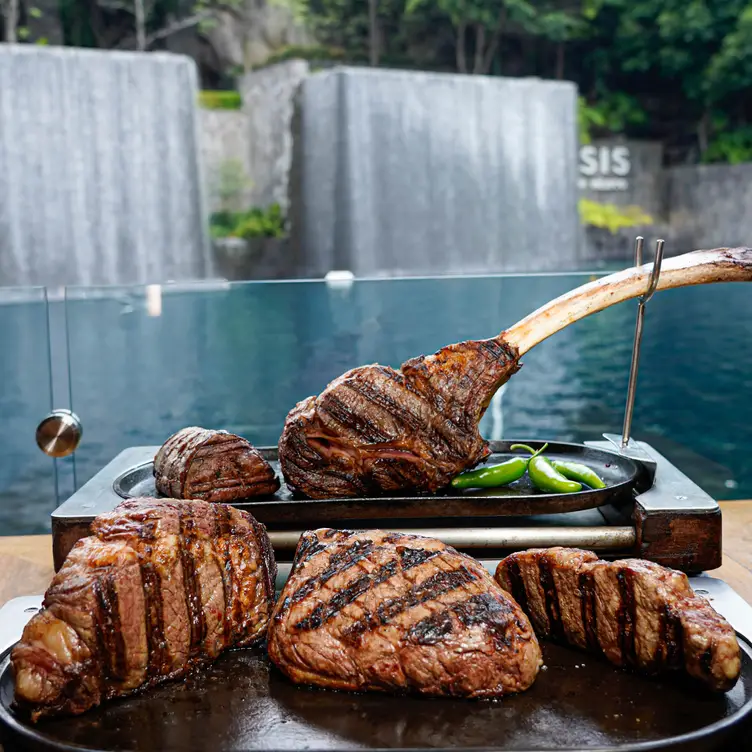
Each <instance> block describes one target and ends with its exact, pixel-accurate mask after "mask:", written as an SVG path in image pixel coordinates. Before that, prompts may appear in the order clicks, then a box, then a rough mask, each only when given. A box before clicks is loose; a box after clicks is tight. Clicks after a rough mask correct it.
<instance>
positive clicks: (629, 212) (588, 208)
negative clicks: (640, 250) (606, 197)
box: [579, 198, 653, 235]
mask: <svg viewBox="0 0 752 752" xmlns="http://www.w3.org/2000/svg"><path fill="white" fill-rule="evenodd" d="M579 210H580V221H581V222H582V224H584V225H587V226H589V227H598V228H600V229H604V230H608V231H609V232H610V233H611V234H612V235H615V234H616V233H617V232H618V231H619V230H622V229H624V228H627V227H640V226H645V225H652V224H653V218H652V217H651V216H650V215H649V214H647V213H646V212H645V211H644V210H642V209H641V208H640V207H639V206H616V204H601V203H599V202H598V201H591V200H589V199H586V198H583V199H580V201H579Z"/></svg>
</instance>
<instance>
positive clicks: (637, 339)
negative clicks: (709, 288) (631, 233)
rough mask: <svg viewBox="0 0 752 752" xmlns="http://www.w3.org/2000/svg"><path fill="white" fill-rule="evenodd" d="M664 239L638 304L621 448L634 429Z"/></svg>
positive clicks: (638, 250)
mask: <svg viewBox="0 0 752 752" xmlns="http://www.w3.org/2000/svg"><path fill="white" fill-rule="evenodd" d="M643 243H644V240H643V238H642V236H638V237H637V239H636V240H635V266H642V248H643ZM663 245H664V243H663V240H659V241H658V242H657V243H656V246H655V260H654V261H653V271H652V272H651V274H650V282H649V284H648V289H647V290H646V291H645V294H644V295H642V297H641V298H640V300H639V303H638V304H637V323H636V324H635V334H634V343H633V344H632V364H631V366H630V369H629V385H628V387H627V404H626V407H625V409H624V427H623V428H622V432H621V448H622V450H624V449H626V448H627V447H628V446H629V442H630V434H631V431H632V416H633V414H634V402H635V391H636V389H637V371H638V369H639V365H640V346H641V345H642V330H643V327H644V324H645V304H646V303H647V302H648V301H649V300H650V298H652V297H653V293H654V292H655V290H656V287H657V286H658V278H659V277H660V276H661V264H662V262H663Z"/></svg>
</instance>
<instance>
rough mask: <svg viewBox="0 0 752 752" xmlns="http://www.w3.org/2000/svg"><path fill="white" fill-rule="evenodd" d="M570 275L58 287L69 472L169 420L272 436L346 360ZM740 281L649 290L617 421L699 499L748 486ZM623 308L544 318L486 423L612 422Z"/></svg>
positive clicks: (513, 309) (448, 328)
mask: <svg viewBox="0 0 752 752" xmlns="http://www.w3.org/2000/svg"><path fill="white" fill-rule="evenodd" d="M589 278H590V277H589V276H588V275H583V274H565V275H541V276H495V277H486V278H456V277H455V278H436V279H401V280H399V279H391V280H374V281H356V282H354V283H352V284H349V285H348V284H345V285H339V286H337V285H331V284H326V283H324V282H258V283H232V284H223V283H220V284H218V285H215V286H214V287H212V286H211V285H206V284H201V285H197V286H195V287H190V286H163V287H137V288H99V289H92V288H89V289H77V288H71V289H69V290H68V299H67V320H68V329H69V343H70V369H71V372H70V379H71V380H70V385H71V395H72V403H73V407H74V409H75V411H76V412H77V413H78V414H79V416H80V417H81V419H82V422H83V424H84V441H83V443H82V445H81V447H80V449H79V451H78V453H77V478H78V483H79V485H80V483H81V482H83V481H85V480H86V479H87V478H89V477H91V476H92V475H93V474H94V473H96V472H97V471H98V470H99V469H100V468H101V467H102V466H103V465H104V464H106V463H107V462H109V461H110V460H111V459H112V458H113V457H114V456H115V455H116V454H117V453H118V452H119V451H121V450H122V449H124V448H126V447H129V446H134V445H143V444H155V445H156V444H160V443H161V442H162V441H164V439H165V438H166V437H167V436H168V435H169V434H170V433H171V432H173V431H175V430H177V429H179V428H181V427H183V426H186V425H191V424H194V425H203V426H207V427H218V428H220V427H221V428H225V429H227V430H230V431H233V432H237V433H240V434H242V435H244V436H246V437H247V438H248V439H249V440H251V441H252V442H253V443H255V444H256V445H259V446H267V445H274V444H276V441H277V439H278V437H279V433H280V431H281V428H282V424H283V421H284V418H285V416H286V414H287V412H288V411H289V410H290V408H291V407H293V406H294V404H295V403H296V402H297V401H299V400H301V399H303V398H305V397H307V396H309V395H311V394H315V393H317V392H319V391H321V389H323V388H324V386H325V385H326V384H327V383H328V382H329V381H330V380H331V379H333V378H335V377H336V376H338V375H339V374H341V373H342V372H344V371H346V370H347V369H349V368H352V367H355V366H358V365H361V364H365V363H372V362H379V363H383V364H388V365H392V366H395V367H396V366H399V364H400V363H401V362H403V361H404V360H406V359H407V358H410V357H412V356H415V355H418V354H420V353H429V352H433V351H434V350H436V349H438V348H439V347H441V346H442V345H444V344H448V343H450V342H454V341H459V340H462V339H468V338H484V337H489V336H493V335H494V334H496V333H497V332H499V331H500V330H502V329H504V328H506V327H508V326H509V325H511V324H512V323H514V322H515V321H516V320H518V319H519V318H521V317H522V316H524V315H525V314H527V313H528V312H530V311H531V310H533V309H534V308H536V307H537V306H539V305H541V304H543V303H544V302H546V301H547V300H549V299H551V298H552V297H555V296H556V295H559V294H561V293H563V292H565V291H566V290H568V289H570V288H572V287H575V286H577V285H579V284H582V283H583V282H585V281H588V279H589ZM746 292H747V291H746V290H745V289H744V286H742V285H716V286H705V287H700V288H689V289H683V290H675V291H669V292H662V293H660V294H659V295H657V296H656V297H655V298H654V299H653V301H652V302H651V305H650V310H649V313H648V322H647V328H646V332H645V339H644V342H643V359H642V366H641V370H640V379H639V384H638V394H637V405H636V411H635V418H634V429H633V435H634V436H635V437H636V438H638V439H645V440H646V441H649V442H651V443H652V444H654V445H655V446H656V448H657V449H658V450H659V451H662V452H663V453H665V454H666V455H667V456H668V458H669V459H671V460H672V461H674V462H675V463H676V464H677V465H678V466H679V467H680V468H681V469H682V470H684V471H685V472H686V473H687V474H688V475H690V477H692V478H693V479H694V480H696V481H697V482H699V483H700V484H701V485H702V486H703V487H704V488H705V489H706V490H707V491H708V492H709V493H711V494H713V495H714V496H716V497H717V498H743V497H745V496H746V497H752V475H751V474H750V470H749V469H748V468H749V467H750V466H749V464H748V463H747V461H746V458H747V457H748V456H749V455H750V451H752V431H750V428H749V426H750V425H752V402H751V401H750V400H748V399H745V397H744V395H745V394H749V393H750V392H749V389H750V378H752V377H750V375H749V374H752V346H750V343H751V342H752V329H751V326H752V325H751V324H750V317H749V316H745V310H746V308H748V296H746ZM634 315H635V306H634V304H633V303H625V304H621V305H619V306H616V307H615V308H613V309H609V310H607V311H604V312H602V313H601V314H599V315H598V316H594V317H591V318H589V319H586V320H584V321H581V322H579V323H578V324H576V325H574V326H572V327H569V328H568V329H566V330H564V331H562V332H560V333H559V334H557V335H555V336H554V337H552V338H550V339H549V340H548V341H546V342H545V343H543V344H542V345H540V346H539V347H537V348H535V349H534V350H533V351H532V352H530V353H529V354H528V355H527V356H526V357H525V358H524V367H523V368H522V370H521V372H520V373H519V374H517V375H516V376H514V377H513V378H512V380H511V381H510V382H509V385H508V386H507V387H505V388H504V389H503V391H502V392H501V393H500V394H499V395H497V398H496V399H495V400H494V401H493V403H492V405H491V406H490V407H489V410H488V412H487V413H486V416H485V417H484V419H483V423H482V431H483V433H484V435H486V436H487V437H488V438H501V437H504V438H509V437H515V438H525V437H528V438H550V439H559V440H569V441H583V440H586V439H598V438H600V436H601V434H602V433H603V432H604V431H609V432H617V433H618V432H619V431H620V430H621V424H622V416H623V409H624V397H625V393H626V384H627V375H628V368H629V358H630V353H631V343H632V334H633V329H634Z"/></svg>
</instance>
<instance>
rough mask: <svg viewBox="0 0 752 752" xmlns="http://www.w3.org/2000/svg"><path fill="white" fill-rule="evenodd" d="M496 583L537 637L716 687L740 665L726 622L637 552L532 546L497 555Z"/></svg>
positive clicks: (677, 577) (679, 576) (725, 685)
mask: <svg viewBox="0 0 752 752" xmlns="http://www.w3.org/2000/svg"><path fill="white" fill-rule="evenodd" d="M496 579H497V580H498V582H499V584H500V585H501V586H502V587H503V588H504V589H505V590H506V591H507V592H509V593H511V594H512V596H513V597H514V598H515V600H517V602H518V603H519V604H520V605H521V606H522V608H523V609H524V610H525V612H526V613H527V614H528V615H529V616H530V619H531V621H532V622H533V626H534V627H535V631H536V632H537V634H538V635H539V636H540V637H548V638H551V639H554V640H557V641H559V642H564V643H568V644H570V645H576V646H577V647H580V648H583V649H587V650H591V651H593V652H595V653H598V654H602V655H604V656H605V657H606V659H607V660H609V661H610V662H611V663H613V664H614V665H616V666H621V667H627V668H635V669H638V670H640V671H643V672H646V673H658V672H661V671H671V670H677V669H683V670H685V671H686V672H687V673H688V674H689V675H690V676H693V677H695V678H696V679H699V680H700V681H702V682H703V683H704V684H706V685H707V686H708V687H710V688H711V689H713V690H716V691H721V692H723V691H727V690H729V689H731V687H733V686H734V684H735V683H736V681H737V679H738V677H739V672H740V671H741V653H740V648H739V643H738V641H737V639H736V634H735V633H734V630H733V628H732V627H731V625H730V624H729V623H728V622H727V621H726V620H725V619H724V618H723V617H722V616H721V615H720V614H718V613H717V612H716V611H715V610H714V609H713V607H712V606H711V605H710V603H709V602H708V601H707V600H705V599H704V598H701V597H700V596H698V595H695V593H694V591H693V590H692V588H691V586H690V584H689V581H688V580H687V577H686V575H685V574H683V573H682V572H677V571H675V570H673V569H667V568H666V567H662V566H660V565H658V564H654V563H653V562H650V561H643V560H642V559H622V560H619V561H613V562H606V561H601V560H599V559H598V557H597V556H596V555H595V554H593V553H591V552H589V551H580V550H578V549H571V548H549V549H531V550H529V551H522V552H520V553H516V554H512V555H511V556H508V557H507V558H506V559H503V560H502V561H501V562H500V563H499V565H498V567H497V570H496Z"/></svg>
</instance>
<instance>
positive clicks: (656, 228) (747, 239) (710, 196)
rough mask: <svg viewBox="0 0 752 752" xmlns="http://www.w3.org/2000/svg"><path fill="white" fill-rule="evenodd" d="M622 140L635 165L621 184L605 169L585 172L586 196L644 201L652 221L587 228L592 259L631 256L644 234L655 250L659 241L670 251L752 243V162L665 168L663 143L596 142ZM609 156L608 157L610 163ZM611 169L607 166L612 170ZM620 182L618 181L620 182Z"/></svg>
mask: <svg viewBox="0 0 752 752" xmlns="http://www.w3.org/2000/svg"><path fill="white" fill-rule="evenodd" d="M620 145H623V146H627V147H628V149H629V154H630V159H631V168H630V171H629V174H628V175H627V176H625V177H624V179H623V181H622V183H621V189H614V190H598V189H597V188H598V186H601V187H602V186H603V185H609V183H608V179H609V176H608V175H605V182H603V179H604V175H603V174H602V171H600V170H599V172H598V175H596V176H595V177H594V178H588V177H585V176H583V175H582V174H581V176H580V195H581V196H582V197H584V198H588V199H590V200H593V201H598V202H601V203H611V204H615V205H617V206H620V207H622V206H630V205H632V206H638V207H639V208H640V209H642V210H643V211H644V212H646V213H647V214H649V215H651V217H652V218H653V222H652V224H646V225H641V226H635V227H629V228H625V229H622V230H620V231H618V232H617V233H615V234H611V233H610V232H608V231H607V230H603V229H596V228H592V227H590V228H587V230H586V232H585V244H584V256H585V258H587V259H589V260H605V261H608V260H626V259H629V258H631V255H632V250H633V244H634V238H635V236H636V235H643V236H644V237H645V240H646V243H647V244H648V247H649V249H650V252H651V253H652V249H653V246H654V243H655V240H656V239H657V238H659V237H661V238H663V239H664V240H665V241H666V254H667V255H677V254H679V253H686V252H687V251H691V250H695V249H698V248H716V247H722V246H734V245H752V209H751V208H750V207H752V164H741V165H692V166H687V167H673V168H668V169H666V168H664V167H663V150H662V148H661V145H660V144H659V143H651V142H640V141H622V140H619V139H607V140H600V141H594V142H593V147H595V149H596V150H600V149H601V148H604V147H605V148H606V149H611V148H614V147H618V146H620ZM607 162H608V158H606V159H605V160H604V163H605V164H607ZM607 172H608V170H606V173H607ZM616 182H618V181H616Z"/></svg>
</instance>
